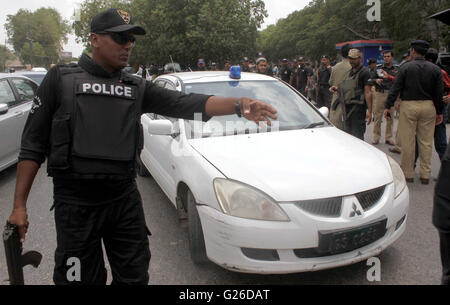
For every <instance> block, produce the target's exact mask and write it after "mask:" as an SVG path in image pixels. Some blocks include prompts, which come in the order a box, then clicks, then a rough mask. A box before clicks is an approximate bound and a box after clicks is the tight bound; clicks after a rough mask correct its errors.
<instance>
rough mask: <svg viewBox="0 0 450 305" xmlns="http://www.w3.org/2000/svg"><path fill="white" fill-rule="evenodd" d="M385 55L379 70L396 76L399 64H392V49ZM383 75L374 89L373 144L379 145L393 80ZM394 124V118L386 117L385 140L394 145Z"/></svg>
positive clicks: (378, 67)
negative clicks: (384, 113) (382, 122)
mask: <svg viewBox="0 0 450 305" xmlns="http://www.w3.org/2000/svg"><path fill="white" fill-rule="evenodd" d="M383 56H384V65H380V66H377V70H378V72H379V73H382V72H381V71H385V72H386V73H388V74H389V75H391V76H395V75H396V74H397V72H398V68H399V67H398V66H394V65H393V64H392V62H393V60H394V57H393V53H392V51H385V52H384V53H383ZM382 76H383V75H378V77H379V78H378V79H377V80H376V84H375V86H374V87H375V88H374V89H375V90H374V91H373V97H374V99H373V112H374V113H373V115H374V121H375V122H374V123H375V124H374V127H373V142H372V144H374V145H377V144H378V143H380V138H381V121H382V118H383V112H384V109H385V106H386V101H387V97H388V92H389V89H391V87H392V82H390V81H389V80H388V79H383V78H382ZM393 125H394V120H393V118H387V119H386V134H385V141H386V144H389V145H392V146H393V145H394V141H393V140H392V129H393Z"/></svg>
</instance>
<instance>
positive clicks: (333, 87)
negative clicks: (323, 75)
mask: <svg viewBox="0 0 450 305" xmlns="http://www.w3.org/2000/svg"><path fill="white" fill-rule="evenodd" d="M329 90H330V92H331V93H334V92H336V91H337V87H336V86H331V87H330V89H329Z"/></svg>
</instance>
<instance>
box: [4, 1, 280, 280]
mask: <svg viewBox="0 0 450 305" xmlns="http://www.w3.org/2000/svg"><path fill="white" fill-rule="evenodd" d="M91 32H92V33H91V35H90V41H91V45H92V58H91V57H89V56H88V55H86V54H83V55H82V56H81V58H80V60H79V62H78V64H73V65H59V66H56V67H54V68H52V69H51V70H50V71H49V72H48V74H47V76H46V78H45V79H44V81H43V82H42V84H41V86H40V87H39V89H38V92H37V96H36V97H35V98H34V106H33V109H32V111H31V113H30V116H29V117H28V121H27V123H26V126H25V129H24V132H23V135H22V145H21V151H20V156H19V163H18V167H17V182H16V190H15V197H14V208H13V212H12V214H11V216H10V217H9V221H10V222H11V223H13V224H16V225H18V227H19V234H20V238H21V240H22V241H24V240H25V234H26V232H27V229H28V225H29V223H28V220H27V210H26V202H27V197H28V194H29V191H30V188H31V186H32V183H33V181H34V178H35V176H36V173H37V171H38V169H39V167H40V165H41V164H42V163H43V162H44V161H45V158H46V157H47V158H48V163H47V171H48V174H49V176H51V177H53V184H54V205H53V207H52V209H53V208H54V210H55V223H56V233H57V249H56V251H55V268H54V275H53V280H54V282H55V283H56V284H102V285H103V284H105V283H106V269H105V266H104V261H103V252H102V241H103V244H104V247H105V250H106V253H107V255H108V260H109V263H110V265H111V269H112V279H113V284H147V283H148V280H149V277H148V267H149V262H150V249H149V242H148V235H150V231H149V230H148V228H147V225H146V222H145V217H144V212H143V208H142V201H141V197H140V194H139V192H138V190H137V187H136V182H135V176H136V173H135V158H136V155H138V153H139V148H140V147H142V146H141V145H142V143H139V140H140V139H141V138H142V137H141V136H140V130H141V128H140V116H141V114H142V113H146V112H151V113H158V114H161V115H167V116H171V117H178V118H185V119H193V118H194V113H202V114H203V118H204V120H208V119H209V118H210V117H212V116H214V115H226V114H233V113H237V114H238V115H243V116H244V117H246V118H247V119H249V120H253V121H255V122H257V123H258V122H261V121H264V122H266V123H268V124H270V119H276V115H275V113H276V110H275V109H274V108H273V107H271V106H269V105H267V104H265V103H263V102H260V101H257V100H250V99H248V98H241V99H237V98H220V97H215V96H206V95H199V94H190V95H184V94H181V93H178V92H174V91H169V90H167V89H163V88H159V87H157V86H155V85H153V84H152V83H151V82H146V81H145V80H142V79H141V78H139V77H135V76H132V75H130V74H127V73H125V72H122V71H121V70H122V68H124V67H126V66H127V63H128V58H129V55H130V52H131V49H132V47H133V45H134V41H135V38H134V36H133V35H144V34H145V30H144V29H143V28H141V27H139V26H136V25H134V24H133V21H132V18H131V16H130V14H128V13H127V12H125V11H122V10H117V9H108V10H105V11H103V12H101V13H99V14H98V15H96V16H94V18H93V19H92V22H91ZM73 258H76V259H78V260H79V262H80V267H81V272H80V274H81V279H80V281H77V280H75V281H74V282H71V280H73V279H68V278H67V272H68V270H69V268H70V267H71V266H72V263H70V261H69V260H71V259H73Z"/></svg>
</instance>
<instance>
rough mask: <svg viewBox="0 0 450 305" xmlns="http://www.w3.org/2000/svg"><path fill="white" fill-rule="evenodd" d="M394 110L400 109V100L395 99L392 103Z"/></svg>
mask: <svg viewBox="0 0 450 305" xmlns="http://www.w3.org/2000/svg"><path fill="white" fill-rule="evenodd" d="M394 109H395V111H398V110H399V109H400V101H396V102H395V104H394Z"/></svg>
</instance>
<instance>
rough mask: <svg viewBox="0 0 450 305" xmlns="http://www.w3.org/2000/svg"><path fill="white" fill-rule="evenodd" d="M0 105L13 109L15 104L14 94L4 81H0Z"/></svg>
mask: <svg viewBox="0 0 450 305" xmlns="http://www.w3.org/2000/svg"><path fill="white" fill-rule="evenodd" d="M0 104H7V105H8V107H13V106H14V105H16V104H17V101H16V98H15V96H14V92H13V90H12V88H11V86H10V85H9V83H8V81H7V80H6V79H4V80H0Z"/></svg>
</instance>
